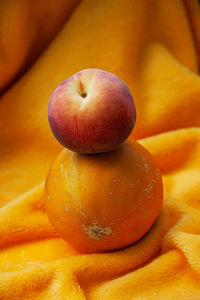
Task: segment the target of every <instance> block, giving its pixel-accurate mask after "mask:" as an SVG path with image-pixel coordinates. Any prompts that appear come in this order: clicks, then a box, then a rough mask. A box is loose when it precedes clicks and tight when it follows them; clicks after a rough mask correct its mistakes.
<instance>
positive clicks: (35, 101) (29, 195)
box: [0, 0, 200, 300]
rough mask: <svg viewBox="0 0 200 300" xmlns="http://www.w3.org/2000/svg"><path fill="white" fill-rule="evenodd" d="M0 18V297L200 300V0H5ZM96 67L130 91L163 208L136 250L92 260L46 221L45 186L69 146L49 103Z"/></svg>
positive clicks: (138, 135) (95, 256) (138, 131)
mask: <svg viewBox="0 0 200 300" xmlns="http://www.w3.org/2000/svg"><path fill="white" fill-rule="evenodd" d="M0 15H1V18H0V25H1V26H0V88H1V91H2V92H1V98H0V299H4V300H7V299H9V300H13V299H23V300H26V299H38V300H39V299H44V300H45V299H48V300H50V299H56V300H61V299H69V300H82V299H89V300H102V299H104V300H111V299H117V300H129V299H130V300H133V299H137V300H146V299H148V300H150V299H165V300H168V299H176V300H178V299H180V300H184V299H185V300H188V299H193V300H198V299H200V221H199V220H200V128H199V127H200V77H199V74H198V70H199V65H200V14H199V5H198V2H197V1H195V0H185V1H183V0H175V1H174V0H154V1H152V0H140V1H137V0H132V1H130V0H123V1H121V0H99V1H94V0H82V1H75V0H74V1H73V0H68V1H62V0H57V1H44V0H43V1H33V0H26V1H25V0H13V1H7V0H3V1H2V2H1V4H0ZM90 67H91V68H101V69H105V70H107V71H111V72H113V73H115V74H117V75H118V76H120V77H121V78H122V79H123V80H124V81H125V82H126V83H127V84H128V86H129V88H130V90H131V92H132V94H133V96H134V99H135V103H136V108H137V122H136V126H135V129H134V131H133V133H132V137H131V138H135V139H138V141H139V142H140V143H141V144H142V145H144V146H145V147H146V148H147V149H148V150H149V151H150V152H151V153H152V154H153V156H154V157H155V159H156V160H157V163H158V165H159V167H160V169H161V172H162V175H163V182H164V204H163V208H162V210H161V213H160V215H159V217H158V219H157V220H156V222H155V223H154V225H153V227H152V228H151V230H150V231H149V232H148V233H147V234H146V235H145V236H144V237H143V238H142V239H141V240H140V241H138V242H137V243H136V244H134V245H132V246H130V247H128V248H126V249H123V250H120V251H115V252H111V253H104V254H90V255H86V254H82V253H78V252H77V251H76V250H75V249H72V248H71V247H70V246H69V245H68V244H67V243H66V242H65V241H64V240H63V239H62V238H60V237H59V236H58V235H57V233H56V232H55V231H54V230H53V228H52V226H51V224H50V223H49V221H48V218H47V215H46V213H45V208H44V181H45V177H46V174H47V172H48V169H49V167H50V165H51V164H52V162H53V161H54V159H55V157H56V156H57V154H58V153H59V152H60V151H61V149H62V147H61V146H60V145H59V144H58V143H57V141H56V140H55V138H54V137H53V135H52V133H51V131H50V128H49V125H48V120H47V103H48V99H49V96H50V94H51V92H52V91H53V89H54V88H55V87H56V86H57V85H58V84H59V83H60V82H61V81H63V80H64V79H66V78H67V77H69V76H70V75H72V74H74V73H75V72H77V71H78V70H81V69H83V68H90Z"/></svg>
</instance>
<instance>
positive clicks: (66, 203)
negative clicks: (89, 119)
mask: <svg viewBox="0 0 200 300" xmlns="http://www.w3.org/2000/svg"><path fill="white" fill-rule="evenodd" d="M45 193H46V196H45V199H46V211H47V214H48V217H49V220H50V221H51V223H52V224H53V226H54V227H55V229H56V230H57V232H58V233H59V234H60V235H61V236H62V237H63V238H64V239H65V240H66V241H67V242H68V243H69V244H71V245H72V246H73V247H75V248H76V249H78V250H79V251H82V252H88V253H91V252H103V251H111V250H116V249H120V248H123V247H126V246H128V245H130V244H132V243H134V242H136V241H137V240H138V239H140V238H141V237H142V236H143V235H144V234H145V233H146V232H147V231H148V230H149V228H150V227H151V226H152V224H153V222H154V221H155V219H156V217H157V216H158V214H159V211H160V209H161V205H162V200H163V184H162V178H161V174H160V171H159V169H158V167H157V165H156V162H155V160H154V159H153V157H152V155H151V154H150V153H149V152H148V151H147V150H146V149H145V148H144V147H142V146H141V145H140V144H139V143H137V142H136V141H133V140H128V141H126V142H125V143H123V144H122V145H121V146H120V147H119V148H118V149H115V150H114V151H111V152H107V153H101V154H95V155H85V154H78V153H75V152H71V151H70V150H67V149H64V150H63V151H62V152H61V153H60V154H59V155H58V157H57V159H56V160H55V162H54V164H53V166H52V167H51V169H50V171H49V173H48V176H47V179H46V187H45Z"/></svg>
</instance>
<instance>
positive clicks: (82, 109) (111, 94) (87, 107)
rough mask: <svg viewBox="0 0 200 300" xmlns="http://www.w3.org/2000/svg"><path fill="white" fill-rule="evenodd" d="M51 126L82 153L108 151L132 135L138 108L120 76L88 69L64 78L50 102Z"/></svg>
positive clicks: (63, 143)
mask: <svg viewBox="0 0 200 300" xmlns="http://www.w3.org/2000/svg"><path fill="white" fill-rule="evenodd" d="M48 117H49V123H50V127H51V130H52V132H53V134H54V136H55V137H56V139H57V140H58V141H59V142H60V143H61V144H62V145H63V146H64V147H66V148H68V149H70V150H72V151H75V152H79V153H99V152H107V151H110V150H112V149H115V148H117V147H118V146H119V145H120V144H122V143H123V142H124V141H125V140H126V139H127V137H128V136H129V135H130V133H131V131H132V129H133V127H134V125H135V120H136V109H135V104H134V101H133V97H132V95H131V92H130V90H129V89H128V87H127V85H126V84H125V83H124V81H123V80H122V79H120V78H119V77H118V76H116V75H114V74H112V73H110V72H106V71H103V70H99V69H85V70H82V71H80V72H78V73H76V74H74V75H73V76H71V77H69V78H68V79H66V80H65V81H63V82H62V83H61V84H60V85H58V86H57V87H56V89H55V90H54V91H53V93H52V95H51V97H50V100H49V105H48Z"/></svg>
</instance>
